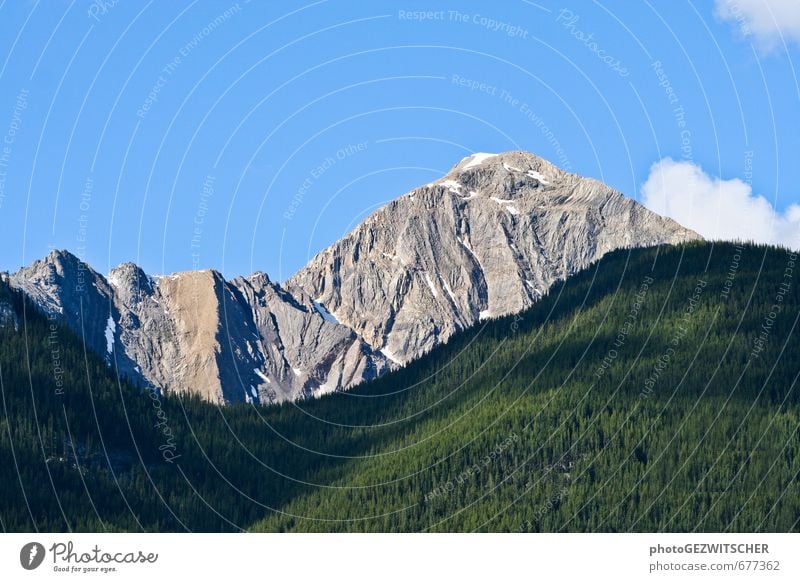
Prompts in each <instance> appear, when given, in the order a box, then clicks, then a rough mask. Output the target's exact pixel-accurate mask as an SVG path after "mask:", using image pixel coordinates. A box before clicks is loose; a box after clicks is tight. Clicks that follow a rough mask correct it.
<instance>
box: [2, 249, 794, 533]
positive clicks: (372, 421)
mask: <svg viewBox="0 0 800 582" xmlns="http://www.w3.org/2000/svg"><path fill="white" fill-rule="evenodd" d="M795 260H796V257H794V255H793V254H792V253H790V252H788V251H786V250H783V249H778V248H773V247H764V246H755V245H744V246H737V245H734V244H729V243H726V244H719V243H718V244H710V243H693V244H689V245H682V246H678V247H658V248H652V249H637V250H632V251H616V252H614V253H611V254H609V255H607V256H606V257H605V258H604V259H602V260H601V261H599V262H598V263H597V264H595V265H593V266H592V267H590V268H589V269H587V270H585V271H583V272H581V273H579V274H578V275H576V276H574V277H571V278H570V279H569V280H567V281H566V282H563V283H560V284H558V285H556V286H555V287H554V288H553V289H552V290H551V291H550V293H549V294H548V295H547V296H546V297H544V298H543V299H542V300H541V301H540V302H538V303H537V304H536V305H535V306H534V307H532V308H531V309H529V310H528V311H526V312H525V313H523V314H520V315H517V316H509V317H506V318H501V319H498V320H493V321H489V322H482V323H481V324H480V325H478V326H476V327H474V328H472V329H470V330H467V331H466V332H464V333H462V334H459V335H458V336H456V337H454V338H452V339H451V341H450V342H448V343H447V344H446V345H444V346H441V347H439V348H437V349H436V350H434V351H433V352H432V353H430V354H428V355H427V356H425V357H423V358H422V359H420V360H418V361H417V362H414V363H412V364H410V365H409V366H407V367H405V368H403V369H401V370H398V371H397V372H394V373H392V374H389V375H387V376H384V377H383V378H380V379H378V380H376V381H374V382H371V383H368V384H365V385H362V386H360V387H358V388H356V389H354V390H352V391H349V392H345V393H339V394H334V395H330V396H328V397H323V398H320V399H318V400H314V401H308V402H302V403H297V404H284V405H281V406H271V407H253V406H249V405H241V406H227V407H217V406H213V405H210V404H207V403H204V402H200V401H199V400H197V399H193V398H177V397H163V396H161V395H159V394H157V393H153V392H150V391H145V393H144V394H143V393H142V391H140V390H138V389H136V388H133V387H131V386H129V385H127V384H126V383H125V381H124V380H118V379H117V378H116V376H115V374H114V373H113V372H112V371H110V370H109V369H108V366H107V365H106V364H105V362H103V361H102V360H100V359H99V358H96V357H93V356H92V355H90V354H86V353H84V350H83V346H82V342H81V341H80V338H76V337H75V336H74V335H72V334H71V333H70V332H69V331H68V330H67V329H65V328H63V327H59V326H55V327H54V328H51V326H52V324H51V322H49V321H48V320H47V319H46V318H45V317H44V316H41V315H39V314H37V313H36V312H35V311H34V310H33V308H32V307H31V306H30V305H28V304H26V303H25V300H24V299H23V298H22V297H21V296H19V295H18V294H15V293H13V292H11V291H10V290H8V289H4V290H3V291H2V292H3V293H5V294H6V296H7V297H10V299H9V300H10V301H12V302H13V305H14V309H15V311H16V312H17V313H18V314H19V319H20V321H21V322H23V325H22V326H21V327H20V330H19V331H14V329H13V327H12V326H9V325H6V326H5V327H4V328H2V329H0V340H1V341H0V376H1V377H2V382H3V386H2V395H3V401H2V405H3V409H2V417H0V463H1V464H0V466H2V467H3V472H4V475H3V479H2V480H0V519H2V527H3V528H4V529H5V530H6V531H19V530H34V529H39V530H47V531H60V530H68V529H72V530H89V531H104V530H133V531H140V530H146V531H184V530H192V531H236V530H239V529H254V530H258V531H662V530H666V531H694V530H697V531H797V530H798V529H799V528H798V521H799V520H800V450H799V449H800V435H798V427H799V426H800V408H799V407H798V402H799V400H800V399H799V398H798V387H797V381H798V373H800V362H798V360H797V358H796V354H797V353H799V350H798V348H800V346H799V345H798V340H797V322H798V316H800V310H798V306H800V301H798V299H800V293H798V287H797V279H798V277H800V268H798V266H797V265H795V264H794V261H795ZM53 329H55V330H56V331H55V332H54V331H53ZM54 338H55V339H54ZM54 346H56V347H57V349H58V350H59V357H58V361H59V362H60V369H61V371H62V378H61V380H60V382H61V384H62V385H63V388H62V389H59V387H58V386H57V384H58V381H57V380H58V375H57V374H55V373H54V354H53V349H54Z"/></svg>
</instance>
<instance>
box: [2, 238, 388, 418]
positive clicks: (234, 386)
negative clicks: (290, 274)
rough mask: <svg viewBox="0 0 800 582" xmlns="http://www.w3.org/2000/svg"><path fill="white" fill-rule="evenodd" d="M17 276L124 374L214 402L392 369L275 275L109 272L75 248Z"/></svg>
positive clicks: (333, 384)
mask: <svg viewBox="0 0 800 582" xmlns="http://www.w3.org/2000/svg"><path fill="white" fill-rule="evenodd" d="M9 283H10V284H11V285H12V286H14V287H16V288H19V289H21V290H23V291H24V292H25V293H26V294H27V295H28V297H30V298H31V299H32V300H33V301H34V302H35V303H36V305H37V306H38V307H39V308H40V309H41V310H42V311H43V312H45V313H46V314H48V316H50V317H53V318H55V319H58V320H63V321H65V322H66V323H67V324H68V325H69V326H70V327H72V329H73V330H74V331H76V332H77V333H79V334H81V335H82V337H83V338H84V339H85V341H86V345H87V347H88V348H89V349H91V350H93V351H95V352H96V353H98V354H102V355H104V357H105V358H106V360H107V361H108V363H109V364H110V365H114V366H115V367H116V369H117V370H118V371H119V373H120V374H122V375H124V376H125V377H127V378H129V379H130V380H132V381H134V382H136V383H138V384H140V385H142V386H148V387H152V388H156V389H158V390H162V391H166V392H175V393H191V394H198V395H200V396H201V397H202V398H204V399H205V400H208V401H210V402H215V403H229V402H280V401H284V400H295V399H298V398H310V397H314V396H317V395H320V394H323V393H326V392H332V391H335V390H343V389H346V388H348V387H350V386H352V385H354V384H357V383H360V382H362V381H364V380H367V379H370V378H373V377H375V376H377V375H379V374H381V373H382V372H383V371H384V370H385V369H387V361H386V358H385V357H384V356H383V355H381V354H379V353H375V352H373V351H372V350H371V349H370V348H369V346H368V345H367V344H366V343H364V342H363V341H361V340H360V339H359V338H358V337H357V336H356V334H355V333H354V332H353V331H352V330H351V329H349V328H347V327H345V326H343V325H340V324H338V323H335V322H333V321H331V320H330V317H329V316H327V319H326V316H324V315H323V314H324V313H325V312H324V309H323V308H322V307H321V306H315V305H314V304H313V302H312V301H311V300H310V299H309V298H308V296H306V295H305V294H304V293H303V292H302V291H301V290H299V289H298V290H296V291H297V295H296V296H295V295H293V294H291V293H289V292H288V291H286V290H284V289H283V288H281V287H280V285H278V284H276V283H272V282H270V281H269V279H268V278H267V276H266V275H264V274H262V273H257V274H254V275H251V276H250V277H247V278H243V277H240V278H237V279H235V280H234V281H232V282H228V281H226V280H225V279H224V278H223V277H222V275H220V274H219V273H218V272H216V271H213V270H207V271H188V272H183V273H176V274H174V275H168V276H159V277H150V276H148V275H147V274H146V273H145V272H144V271H143V270H142V269H141V268H139V267H138V266H137V265H135V264H133V263H124V264H122V265H120V266H118V267H116V268H115V269H113V270H112V271H111V272H110V273H109V276H108V280H106V278H104V277H103V276H102V275H100V274H99V273H97V272H96V271H94V270H93V269H92V268H91V267H89V266H88V265H86V264H85V263H83V262H82V261H81V260H80V259H78V258H77V257H75V256H74V255H72V254H70V253H69V252H67V251H53V252H52V253H50V254H49V255H48V256H47V257H46V258H45V259H43V260H39V261H35V262H34V263H33V264H32V265H31V266H29V267H25V268H23V269H20V271H18V272H17V273H15V274H14V275H12V276H11V277H10V278H9Z"/></svg>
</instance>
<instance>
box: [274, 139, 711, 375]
mask: <svg viewBox="0 0 800 582" xmlns="http://www.w3.org/2000/svg"><path fill="white" fill-rule="evenodd" d="M697 238H700V237H699V235H697V233H695V232H693V231H691V230H688V229H686V228H683V227H682V226H680V225H679V224H677V223H676V222H675V221H673V220H671V219H669V218H664V217H662V216H659V215H657V214H655V213H653V212H651V211H649V210H647V209H646V208H644V207H643V206H642V205H640V204H638V203H637V202H635V201H634V200H631V199H629V198H625V197H624V196H623V195H622V194H620V193H619V192H616V191H614V190H612V189H611V188H609V187H608V186H606V185H604V184H602V183H601V182H598V181H596V180H592V179H587V178H583V177H581V176H578V175H575V174H569V173H567V172H564V171H562V170H560V169H559V168H557V167H556V166H554V165H552V164H551V163H549V162H547V161H546V160H543V159H541V158H539V157H537V156H535V155H533V154H530V153H527V152H521V151H515V152H507V153H504V154H500V155H492V154H474V155H472V156H469V157H467V158H464V159H463V160H461V162H460V163H459V164H457V165H456V166H455V167H454V168H453V169H452V170H451V171H450V172H449V173H448V174H447V175H446V176H444V177H442V178H441V179H439V180H437V181H435V182H433V183H431V184H428V185H426V186H422V187H420V188H417V189H415V190H412V191H411V192H409V193H408V194H406V195H404V196H402V197H400V198H399V199H397V200H395V201H393V202H391V203H390V204H388V205H387V206H385V207H383V208H381V209H380V210H378V211H377V212H375V213H374V214H372V215H371V216H370V217H368V218H367V219H366V220H365V221H364V222H363V223H362V224H360V225H359V226H358V227H357V228H355V229H354V230H353V231H352V232H350V233H349V234H348V235H347V236H345V237H344V238H343V239H341V240H340V241H338V242H336V243H334V244H333V245H331V246H330V247H328V248H327V249H325V250H323V251H322V252H321V253H319V254H318V255H317V256H316V257H315V258H314V259H313V260H312V261H311V262H310V263H309V264H308V265H307V266H306V267H305V268H303V269H302V270H301V271H300V272H298V273H297V274H296V275H295V276H294V277H292V278H291V279H290V281H289V282H290V284H292V285H294V286H297V287H300V288H302V289H305V290H306V292H307V293H309V294H310V295H311V296H313V297H315V299H316V300H317V301H319V302H321V303H323V304H324V305H325V306H326V308H327V309H328V311H330V312H331V313H332V314H333V315H334V316H335V317H336V318H337V320H338V321H340V322H342V323H344V324H345V325H347V326H348V327H350V328H352V329H354V330H355V331H356V333H358V334H359V335H360V336H361V337H362V338H363V339H364V340H365V341H366V342H367V343H368V344H369V345H370V346H372V347H373V348H374V349H376V350H381V351H382V352H383V353H384V354H385V355H387V356H388V357H389V358H390V359H392V360H394V361H396V362H406V361H408V360H409V359H413V358H416V357H418V356H419V355H421V354H422V353H424V352H426V351H428V350H430V349H431V348H433V347H435V346H436V345H437V344H438V343H440V342H442V341H443V340H446V339H447V338H448V337H450V336H451V335H452V334H453V333H455V332H456V331H458V330H460V329H463V328H465V327H467V326H470V325H472V324H474V323H475V322H476V321H479V320H481V319H484V318H488V317H497V316H501V315H506V314H509V313H514V312H517V311H520V310H521V309H524V308H525V307H528V306H529V305H531V303H533V302H534V301H536V299H537V298H538V297H539V296H541V294H542V293H544V292H545V291H546V290H547V289H548V288H549V287H550V286H551V285H552V284H553V283H554V282H556V281H558V280H559V279H564V278H565V277H567V276H569V275H570V274H572V273H574V272H576V271H578V270H580V269H582V268H584V267H586V266H587V265H588V264H590V263H591V262H593V261H595V260H597V259H599V258H600V257H602V256H603V255H604V254H605V253H607V252H608V251H611V250H613V249H617V248H628V247H642V246H651V245H657V244H664V243H678V242H681V241H686V240H691V239H697Z"/></svg>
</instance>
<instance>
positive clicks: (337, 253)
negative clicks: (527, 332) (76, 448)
mask: <svg viewBox="0 0 800 582" xmlns="http://www.w3.org/2000/svg"><path fill="white" fill-rule="evenodd" d="M699 238H700V237H699V235H697V233H694V232H693V231H690V230H688V229H685V228H683V227H681V226H680V225H678V224H677V223H675V222H674V221H672V220H671V219H668V218H664V217H660V216H658V215H656V214H655V213H652V212H651V211H649V210H647V209H646V208H644V207H643V206H641V205H640V204H638V203H637V202H635V201H634V200H632V199H628V198H625V197H624V196H623V195H622V194H620V193H619V192H617V191H615V190H613V189H611V188H609V187H608V186H605V185H604V184H602V183H601V182H599V181H597V180H593V179H588V178H582V177H580V176H578V175H576V174H571V173H568V172H565V171H563V170H561V169H559V168H557V167H556V166H555V165H553V164H551V163H550V162H548V161H546V160H544V159H542V158H540V157H538V156H535V155H533V154H530V153H528V152H522V151H512V152H505V153H502V154H473V155H471V156H467V157H466V158H464V159H462V160H461V161H460V162H458V163H457V164H456V165H455V166H453V168H452V169H451V171H450V172H448V173H447V174H446V175H445V176H442V177H441V178H439V179H438V180H435V181H434V182H431V183H429V184H427V185H424V186H420V187H418V188H415V189H413V190H411V191H410V192H408V193H407V194H404V195H402V196H400V197H399V198H397V199H395V200H393V201H392V202H390V203H388V204H386V205H385V206H383V207H382V208H380V209H378V210H377V211H375V212H374V213H372V214H371V215H369V216H368V217H367V218H366V219H365V220H364V221H363V222H362V223H361V224H359V225H358V226H356V227H355V228H354V229H353V230H351V231H350V232H349V233H347V234H346V235H345V236H344V237H342V238H341V239H340V240H339V241H337V242H335V243H334V244H332V245H330V246H329V247H327V248H326V249H323V250H322V251H320V252H319V253H318V254H317V255H316V256H315V257H314V258H313V259H312V260H311V261H310V262H309V263H308V265H306V266H305V267H303V268H302V269H300V270H299V271H298V272H297V273H296V274H295V275H293V276H292V277H290V278H289V279H287V281H286V282H284V283H283V284H280V283H277V282H275V281H272V280H271V279H270V278H269V276H268V275H267V274H266V273H263V272H255V273H252V274H251V275H248V276H238V277H234V278H233V279H231V280H230V281H228V280H226V279H225V278H224V277H223V276H222V275H221V274H220V273H219V272H218V271H216V270H214V269H205V270H201V271H183V272H178V273H174V274H171V275H160V276H150V275H148V274H147V273H145V271H144V270H143V269H141V268H140V267H139V266H137V265H135V264H134V263H130V262H127V263H123V264H121V265H119V266H117V267H115V268H114V269H112V270H111V271H110V272H109V274H108V277H107V278H106V277H104V276H103V275H101V274H99V273H97V272H96V271H94V270H93V269H92V268H91V267H90V266H88V265H86V264H85V263H83V262H82V261H81V260H80V259H78V258H77V257H76V256H75V255H72V254H71V253H69V252H68V251H53V252H51V253H50V254H49V255H48V256H47V257H46V258H45V259H42V260H37V261H34V263H33V264H32V265H29V266H28V267H23V268H22V269H20V270H19V271H18V272H17V273H14V274H13V275H11V276H10V282H11V284H12V286H15V287H17V288H19V289H22V290H23V291H25V292H26V294H27V295H28V296H29V297H30V298H31V299H33V300H34V302H35V303H36V304H37V305H38V306H39V307H40V309H42V310H43V311H44V312H45V313H48V314H50V315H52V316H54V317H60V318H62V319H65V320H66V321H67V322H68V323H69V324H70V325H71V326H72V327H73V329H75V330H77V331H78V332H79V333H81V334H83V335H84V337H85V338H86V340H87V345H88V346H89V347H90V348H91V349H92V350H93V351H95V352H97V353H100V354H104V353H105V354H107V357H108V360H109V362H110V363H111V361H112V360H113V364H114V366H115V367H116V368H117V370H118V371H119V372H120V373H122V374H124V375H125V376H127V377H130V378H132V379H134V380H135V381H138V382H139V383H140V384H145V385H149V386H154V387H157V388H159V389H161V390H166V391H175V392H183V391H185V390H190V391H193V392H196V393H198V394H200V395H201V396H202V397H203V398H205V399H206V400H209V401H211V402H218V403H226V402H238V401H243V402H249V401H253V402H259V403H263V402H280V401H284V400H295V399H297V398H308V397H313V396H317V395H320V394H324V393H327V392H333V391H338V390H344V389H348V388H350V387H352V386H354V385H357V384H359V383H360V382H363V381H365V380H369V379H371V378H374V377H377V376H379V375H381V374H382V373H384V372H385V371H387V370H389V369H391V368H393V367H397V366H400V365H404V364H405V363H407V362H409V361H411V360H413V359H416V358H418V357H419V356H421V355H422V354H424V353H426V352H428V351H430V350H431V349H433V348H434V347H436V346H437V345H439V344H441V343H442V342H444V341H446V340H447V339H448V338H449V337H450V336H452V335H453V334H454V333H456V332H457V331H460V330H463V329H466V328H468V327H470V326H471V325H473V324H474V323H476V322H477V321H481V320H484V319H487V318H492V317H499V316H503V315H507V314H510V313H516V312H519V311H521V310H523V309H525V308H527V307H529V306H530V305H532V304H533V303H534V302H535V301H537V300H538V299H539V298H540V297H541V296H542V295H543V294H544V293H546V291H547V289H549V288H550V286H552V285H553V284H554V283H555V282H556V281H559V280H564V279H565V278H566V277H568V276H569V275H570V274H572V273H574V272H576V271H578V270H580V269H581V268H583V267H585V266H587V265H588V264H591V263H592V262H594V261H596V260H597V259H599V258H600V257H602V256H603V255H604V254H605V253H607V252H609V251H611V250H615V249H618V248H631V247H636V246H652V245H658V244H673V243H678V242H684V241H687V240H695V239H699Z"/></svg>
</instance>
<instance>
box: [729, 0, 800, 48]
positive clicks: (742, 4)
mask: <svg viewBox="0 0 800 582" xmlns="http://www.w3.org/2000/svg"><path fill="white" fill-rule="evenodd" d="M714 13H715V14H716V16H717V17H718V18H720V19H721V20H723V21H726V22H729V23H731V24H732V25H733V26H735V27H736V28H737V30H738V32H739V34H740V35H741V36H742V37H744V38H755V40H756V44H757V45H758V46H759V47H760V48H761V49H762V50H766V51H769V50H772V49H775V48H779V47H781V46H783V43H784V42H786V43H787V44H788V43H789V42H791V41H794V42H798V43H800V1H798V0H716V2H715V5H714Z"/></svg>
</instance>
